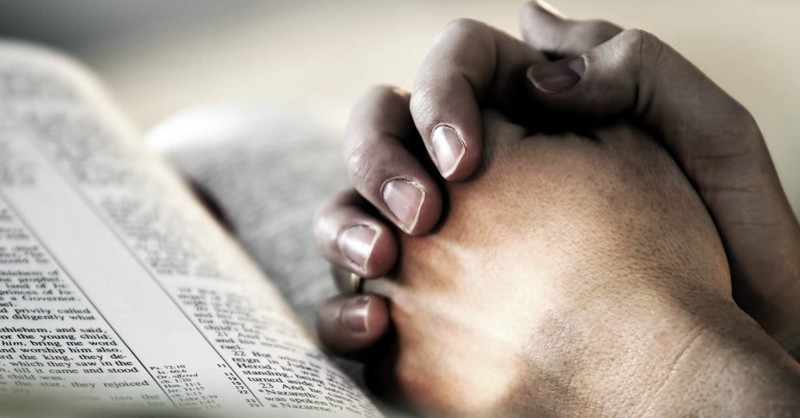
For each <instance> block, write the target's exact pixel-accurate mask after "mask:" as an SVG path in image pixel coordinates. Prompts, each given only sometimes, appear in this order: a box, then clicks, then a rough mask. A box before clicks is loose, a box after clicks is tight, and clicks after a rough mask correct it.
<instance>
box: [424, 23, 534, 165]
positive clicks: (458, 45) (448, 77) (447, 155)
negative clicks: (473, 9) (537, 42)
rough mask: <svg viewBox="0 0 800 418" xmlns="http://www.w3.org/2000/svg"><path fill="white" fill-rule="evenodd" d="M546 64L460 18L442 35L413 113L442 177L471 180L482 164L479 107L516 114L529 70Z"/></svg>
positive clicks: (524, 48)
mask: <svg viewBox="0 0 800 418" xmlns="http://www.w3.org/2000/svg"><path fill="white" fill-rule="evenodd" d="M544 60H545V57H544V56H543V55H542V54H541V53H539V52H537V51H535V50H534V49H533V48H531V47H530V46H529V45H527V44H525V43H524V42H522V41H520V40H518V39H515V38H513V37H511V36H510V35H508V34H505V33H503V32H501V31H499V30H497V29H494V28H491V27H489V26H487V25H484V24H483V23H479V22H475V21H472V20H466V19H462V20H457V21H455V22H453V23H451V24H449V25H448V26H447V27H445V29H444V30H442V32H441V33H440V34H439V36H438V38H437V40H436V42H435V44H434V46H433V49H432V50H431V52H430V53H429V54H428V57H427V58H426V59H425V61H424V63H423V65H422V69H421V70H420V72H419V73H418V75H417V81H416V83H415V87H414V90H413V92H412V94H411V114H412V116H413V118H414V123H415V124H416V126H417V129H418V130H419V133H420V135H422V139H423V140H424V142H425V145H426V147H427V148H428V152H429V154H430V156H431V158H432V159H433V162H434V163H435V164H436V167H437V169H438V170H439V172H440V173H441V175H442V176H443V177H444V178H446V179H448V180H463V179H465V178H467V177H468V176H470V175H472V173H473V172H474V171H475V169H476V168H477V166H478V164H479V163H480V160H481V149H482V143H483V132H482V125H481V111H480V109H481V105H490V106H492V107H496V108H498V109H500V110H513V108H514V107H513V106H512V104H513V103H515V102H517V101H519V99H520V98H521V97H520V96H519V93H520V92H521V91H522V87H524V86H523V85H520V80H524V72H525V69H526V68H527V67H528V66H530V65H531V64H533V63H535V62H541V61H544Z"/></svg>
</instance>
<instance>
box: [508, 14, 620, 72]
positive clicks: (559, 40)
mask: <svg viewBox="0 0 800 418" xmlns="http://www.w3.org/2000/svg"><path fill="white" fill-rule="evenodd" d="M520 21H521V27H522V36H523V37H524V38H525V41H526V42H528V43H529V44H530V45H532V46H533V47H534V48H536V49H538V50H540V51H542V52H544V53H545V54H547V55H548V56H551V57H556V58H562V57H567V56H572V55H580V54H583V53H584V52H586V51H588V50H590V49H592V48H594V47H596V46H597V45H600V44H602V43H603V42H606V41H607V40H609V39H611V38H613V37H614V36H617V35H618V34H619V33H620V32H622V28H620V27H619V26H617V25H615V24H613V23H610V22H606V21H604V20H585V21H582V20H573V19H568V18H566V17H565V16H564V15H563V14H561V13H560V12H558V11H557V10H556V9H554V8H553V6H551V5H549V4H547V3H545V2H543V1H532V2H529V3H527V4H526V5H525V6H524V7H523V8H522V13H521V15H520Z"/></svg>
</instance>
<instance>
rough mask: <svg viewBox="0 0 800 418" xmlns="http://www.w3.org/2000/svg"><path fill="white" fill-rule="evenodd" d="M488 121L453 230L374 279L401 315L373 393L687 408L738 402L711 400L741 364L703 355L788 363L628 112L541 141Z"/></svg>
mask: <svg viewBox="0 0 800 418" xmlns="http://www.w3.org/2000/svg"><path fill="white" fill-rule="evenodd" d="M387 109H390V108H389V107H372V108H371V112H374V113H376V115H374V117H375V118H376V119H381V115H380V114H379V113H380V112H382V111H385V110H387ZM484 121H485V125H484V126H486V142H485V147H486V149H485V156H486V157H485V158H484V165H483V168H482V169H481V170H480V174H479V175H477V176H475V177H474V178H473V179H472V180H471V181H469V182H463V183H448V184H446V185H445V188H444V190H445V192H446V196H447V197H448V200H449V202H450V206H449V211H448V214H447V217H446V219H445V221H444V222H443V224H442V225H441V227H440V228H438V229H437V231H436V232H434V233H432V234H429V235H425V236H417V237H414V236H408V235H402V236H401V246H402V249H403V251H402V256H401V257H400V259H399V262H398V270H397V273H396V275H393V276H392V277H391V278H387V279H380V280H373V281H371V282H369V283H368V284H367V287H368V289H367V290H368V291H370V292H373V293H375V294H378V295H382V296H384V297H386V298H388V299H389V300H390V301H391V305H390V313H391V317H392V319H393V321H394V334H393V335H394V336H393V338H392V339H389V340H386V341H385V343H386V345H385V346H384V348H385V350H384V351H383V352H382V354H383V355H382V356H375V357H372V358H371V359H370V360H369V361H368V362H367V369H366V373H367V375H368V381H369V382H371V383H372V385H371V387H373V388H379V389H382V390H383V391H393V392H394V395H397V396H399V397H400V398H401V399H402V400H403V401H405V402H407V403H408V404H410V405H413V406H416V407H418V408H420V409H421V410H422V411H423V412H426V413H431V414H432V415H434V416H530V415H542V414H572V415H596V414H598V413H600V412H602V413H604V414H614V413H625V414H654V415H659V414H661V413H664V412H665V411H671V413H674V414H683V413H686V414H689V413H697V412H698V411H701V410H702V408H707V407H708V405H713V408H717V407H719V406H720V405H728V404H731V405H733V403H731V402H730V399H729V398H727V397H720V396H719V394H717V393H715V392H714V391H715V390H716V388H718V387H720V382H723V383H725V384H727V383H726V382H727V381H726V376H725V373H726V371H722V372H720V369H724V368H723V367H719V362H720V361H721V360H720V359H724V361H730V359H731V357H729V356H727V355H722V354H720V359H715V358H714V359H709V358H706V356H705V353H708V352H715V353H720V352H724V350H739V349H740V348H741V347H740V346H739V344H738V343H737V344H734V341H736V342H738V340H740V339H752V340H757V341H758V344H757V348H755V349H750V348H748V350H749V351H748V353H751V354H753V357H749V358H748V361H751V360H752V358H756V357H759V356H761V357H767V358H768V359H769V361H770V362H771V363H770V364H772V363H775V362H778V363H780V361H781V357H780V354H781V353H780V349H779V348H778V347H777V346H776V345H774V343H772V342H771V341H770V340H769V338H768V337H767V336H766V335H763V333H762V332H761V331H760V330H758V328H757V327H756V326H755V324H754V323H753V322H752V320H749V318H746V316H745V315H744V314H742V313H741V312H740V311H739V310H738V308H736V307H735V305H734V304H733V301H732V299H731V295H730V291H731V290H730V277H729V273H728V270H727V262H726V259H725V253H724V250H723V248H722V245H721V242H720V240H719V237H718V235H717V233H716V230H715V228H714V225H713V222H712V221H711V219H710V217H709V215H708V213H707V212H706V210H705V208H704V207H703V204H702V202H701V201H700V199H699V197H698V196H697V195H696V193H695V192H694V190H693V189H692V186H691V184H689V182H688V181H687V180H686V179H685V177H684V176H683V174H682V173H681V171H680V169H679V168H678V167H677V165H676V164H675V163H674V161H673V160H672V159H671V157H670V156H669V155H668V154H667V153H666V152H665V151H664V149H663V148H662V147H660V146H659V145H658V144H657V143H656V142H655V140H654V139H653V138H652V137H650V136H649V135H648V134H646V133H645V132H643V131H641V130H639V129H638V128H636V127H635V126H633V125H631V124H628V123H625V122H615V123H612V124H609V125H607V126H603V127H598V128H593V129H590V130H588V131H586V132H587V136H582V135H578V134H573V133H560V134H536V135H532V136H529V135H528V134H527V132H526V130H525V129H523V128H522V127H521V126H518V125H515V124H512V123H510V122H508V121H507V120H504V119H503V118H502V117H501V116H499V115H498V114H494V113H492V112H487V114H486V116H485V119H484ZM687 237H691V238H689V239H687ZM733 324H735V325H733ZM734 331H735V332H734ZM322 337H323V340H325V338H326V336H325V335H324V334H323V335H322ZM765 340H766V341H765ZM770 343H772V344H773V345H770ZM731 347H734V348H731ZM783 355H784V356H785V354H783ZM776 358H777V360H776ZM740 366H741V364H740V363H738V362H737V363H736V366H735V367H736V369H737V373H742V369H740V368H739V367H740ZM726 367H731V368H734V366H733V365H732V362H731V364H727V363H726ZM748 367H749V368H750V369H754V370H755V369H757V368H756V367H752V364H748ZM750 369H747V370H750ZM643 371H646V372H643ZM759 372H760V371H759ZM795 372H796V371H795ZM748 373H749V372H748ZM770 373H773V372H770ZM790 373H791V372H790ZM777 375H780V373H777ZM720 376H722V378H720ZM752 376H755V374H749V375H748V378H750V377H752ZM726 388H727V386H726ZM737 389H738V388H737ZM763 390H774V388H771V387H770V388H765V389H754V390H753V393H762V392H763ZM686 393H692V394H697V393H699V394H701V395H700V396H699V398H700V399H702V401H703V405H697V404H694V403H691V402H689V401H690V400H691V399H688V398H687V397H686V396H685V394H686ZM790 394H791V392H790ZM783 396H784V397H787V395H785V394H784V395H783ZM781 399H783V400H785V399H784V398H781ZM788 399H791V397H788ZM676 401H678V402H677V404H676ZM778 405H779V406H784V405H783V404H778ZM773 406H774V405H773ZM665 408H671V409H665ZM762 410H763V409H753V410H752V411H756V412H758V411H762ZM712 411H717V410H714V409H712ZM738 411H739V412H741V411H743V410H738ZM747 411H748V412H749V411H751V410H747ZM717 412H720V411H717Z"/></svg>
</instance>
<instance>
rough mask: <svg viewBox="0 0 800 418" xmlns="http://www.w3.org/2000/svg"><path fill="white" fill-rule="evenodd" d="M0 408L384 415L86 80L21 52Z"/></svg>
mask: <svg viewBox="0 0 800 418" xmlns="http://www.w3.org/2000/svg"><path fill="white" fill-rule="evenodd" d="M154 100H157V98H154ZM265 198H268V197H265ZM0 402H1V403H2V405H0V406H3V407H9V408H10V407H12V404H13V406H17V407H20V406H22V407H26V406H25V405H28V406H29V405H31V404H33V403H34V402H35V405H38V406H42V405H57V406H58V407H59V408H68V407H69V408H72V407H74V408H92V409H94V408H104V409H105V408H110V409H112V410H113V409H120V410H125V409H128V410H130V409H133V410H137V411H142V410H148V411H149V410H152V411H154V412H155V411H162V410H163V411H169V410H175V409H176V408H179V409H182V410H194V411H198V412H200V411H225V413H228V414H229V413H230V411H237V416H240V415H241V414H239V412H247V411H257V412H258V413H259V414H260V415H270V412H271V413H276V414H277V415H280V416H326V415H330V416H359V417H373V416H379V415H380V413H379V412H378V410H377V409H376V408H375V407H374V406H373V405H372V404H371V403H370V401H369V400H368V399H367V397H366V396H365V395H364V394H363V393H362V392H361V391H360V390H359V389H358V388H357V387H356V386H355V385H354V384H353V383H352V381H351V380H350V378H348V377H347V376H346V375H345V374H344V373H342V372H341V371H340V370H339V369H338V368H337V367H336V366H335V365H333V363H331V362H330V361H329V360H328V359H327V358H326V357H325V356H324V355H323V354H322V353H321V351H320V350H319V349H318V347H317V346H316V344H315V343H314V340H313V338H312V337H311V336H310V335H309V333H308V332H307V331H306V330H305V327H304V326H303V325H302V324H301V322H300V321H299V320H298V319H296V316H295V314H294V313H293V312H292V310H291V309H290V308H289V306H288V304H287V303H286V302H285V301H284V300H283V299H282V297H281V295H280V293H279V292H278V291H277V290H276V289H275V288H274V287H273V286H272V285H271V284H270V281H269V280H268V279H267V278H266V277H265V276H264V274H263V273H261V271H260V270H259V268H258V267H257V266H256V265H255V263H254V262H253V261H251V260H250V259H249V258H248V257H247V256H246V255H245V253H244V252H243V251H242V250H241V249H240V247H239V246H238V245H237V243H236V242H235V241H234V240H233V239H232V238H231V237H230V236H229V234H227V233H226V231H225V230H224V229H223V228H222V227H221V226H220V225H219V224H218V223H217V221H215V219H214V218H213V217H212V216H210V215H209V213H208V212H207V210H206V209H205V208H204V207H203V205H202V204H201V203H200V202H199V201H198V200H196V198H195V196H194V195H193V194H192V192H191V191H190V190H189V188H188V187H187V186H186V184H185V183H184V182H183V181H182V180H181V179H180V178H179V177H178V176H177V175H176V174H175V173H174V171H173V170H172V169H171V168H170V167H168V166H167V165H166V164H165V163H164V162H163V161H161V160H160V159H158V158H157V157H154V156H152V155H150V154H148V152H147V151H146V150H145V146H144V142H143V140H142V138H141V135H139V134H138V133H137V132H136V131H135V129H132V127H131V125H130V124H129V123H128V122H127V121H126V119H125V117H124V116H123V115H121V114H120V112H119V111H117V110H116V108H115V106H114V105H113V104H112V102H111V101H110V100H109V99H108V97H107V96H106V95H105V93H104V92H103V90H102V89H101V88H100V87H99V85H98V84H97V82H96V81H95V80H94V79H93V78H92V77H91V76H90V75H89V74H88V72H87V71H86V70H84V69H82V68H81V67H80V66H79V65H77V64H75V63H74V62H72V61H70V60H69V59H67V58H64V57H62V56H60V55H58V54H54V53H52V52H48V51H45V50H42V49H39V48H34V47H30V46H26V45H23V44H17V43H11V42H5V43H0Z"/></svg>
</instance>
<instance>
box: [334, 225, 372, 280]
mask: <svg viewBox="0 0 800 418" xmlns="http://www.w3.org/2000/svg"><path fill="white" fill-rule="evenodd" d="M379 235H380V232H379V231H378V230H377V229H375V228H373V227H371V226H367V225H356V226H351V227H349V228H347V229H346V230H345V231H344V232H343V233H342V235H340V236H339V242H338V243H337V244H338V245H339V250H341V252H342V254H343V255H344V256H345V258H347V259H348V260H350V262H351V263H353V264H355V265H357V266H358V267H360V268H361V271H366V270H367V262H368V261H369V256H370V255H371V254H372V248H373V247H375V243H376V242H377V241H378V236H379Z"/></svg>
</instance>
